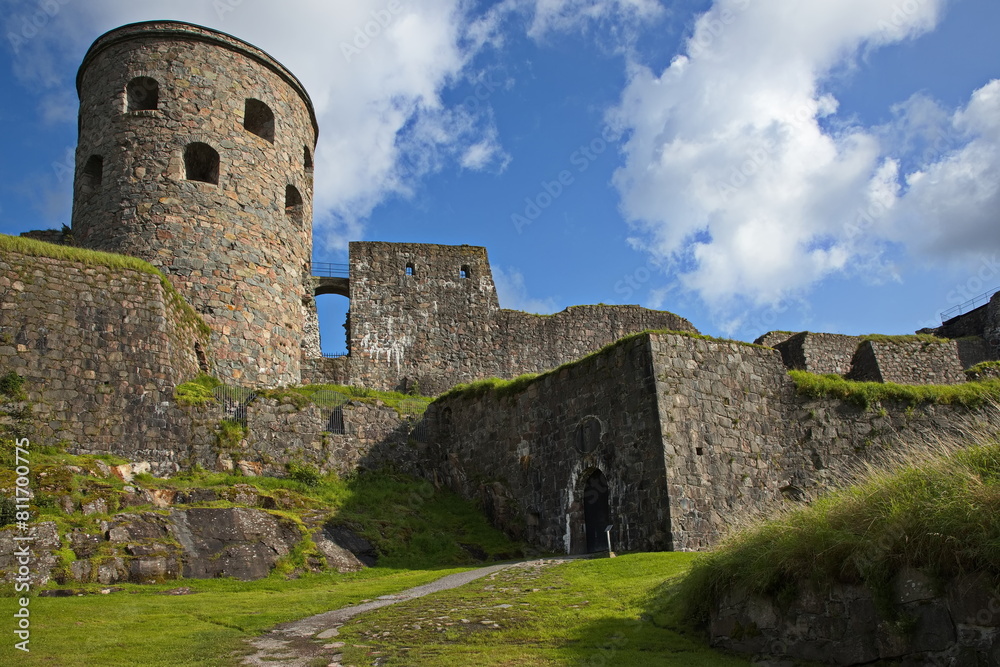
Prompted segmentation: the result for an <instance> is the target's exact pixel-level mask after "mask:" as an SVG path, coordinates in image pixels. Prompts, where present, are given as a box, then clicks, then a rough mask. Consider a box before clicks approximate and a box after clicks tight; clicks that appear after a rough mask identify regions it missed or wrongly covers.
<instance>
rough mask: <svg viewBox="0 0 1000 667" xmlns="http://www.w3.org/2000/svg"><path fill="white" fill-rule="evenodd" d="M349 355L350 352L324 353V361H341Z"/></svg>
mask: <svg viewBox="0 0 1000 667" xmlns="http://www.w3.org/2000/svg"><path fill="white" fill-rule="evenodd" d="M349 355H350V353H349V352H323V358H324V359H340V358H341V357H346V356H349Z"/></svg>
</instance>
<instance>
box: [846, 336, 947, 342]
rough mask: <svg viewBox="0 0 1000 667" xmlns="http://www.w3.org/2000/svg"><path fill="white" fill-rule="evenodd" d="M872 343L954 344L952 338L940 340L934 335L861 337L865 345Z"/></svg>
mask: <svg viewBox="0 0 1000 667" xmlns="http://www.w3.org/2000/svg"><path fill="white" fill-rule="evenodd" d="M866 341H870V342H872V343H896V344H902V343H925V344H932V343H951V342H953V341H952V339H950V338H940V337H938V336H935V335H933V334H904V335H899V336H890V335H886V334H868V335H867V336H862V337H861V342H862V343H864V342H866Z"/></svg>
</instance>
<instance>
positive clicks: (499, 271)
mask: <svg viewBox="0 0 1000 667" xmlns="http://www.w3.org/2000/svg"><path fill="white" fill-rule="evenodd" d="M493 283H494V284H495V285H496V288H497V298H498V299H499V300H500V307H501V308H507V309H509V310H523V311H525V312H527V313H540V314H550V313H553V312H555V310H556V304H555V301H554V300H553V299H551V298H548V299H538V298H535V297H532V296H529V295H528V287H527V285H526V284H525V282H524V275H523V274H522V273H521V272H520V271H518V270H517V269H515V268H512V267H507V268H506V269H504V268H502V267H499V266H495V267H493Z"/></svg>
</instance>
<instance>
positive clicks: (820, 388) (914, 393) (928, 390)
mask: <svg viewBox="0 0 1000 667" xmlns="http://www.w3.org/2000/svg"><path fill="white" fill-rule="evenodd" d="M788 375H789V376H790V377H791V378H792V380H793V381H794V382H795V385H796V387H797V388H798V393H799V394H800V395H802V396H808V397H811V398H837V399H840V400H843V401H847V402H849V403H853V404H855V405H857V406H859V407H862V408H864V409H866V410H867V409H868V408H870V407H872V406H873V405H875V404H877V403H881V402H882V401H894V402H899V403H908V404H910V405H919V404H921V403H937V404H941V405H964V406H965V407H969V408H975V407H979V406H982V405H984V404H986V403H989V402H994V403H996V402H1000V379H997V378H991V379H987V380H981V381H978V382H965V383H962V384H919V385H913V384H896V383H894V382H858V381H855V380H846V379H844V378H843V377H841V376H839V375H830V374H828V375H818V374H816V373H810V372H808V371H789V372H788Z"/></svg>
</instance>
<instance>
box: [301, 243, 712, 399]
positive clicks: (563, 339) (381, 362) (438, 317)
mask: <svg viewBox="0 0 1000 667" xmlns="http://www.w3.org/2000/svg"><path fill="white" fill-rule="evenodd" d="M463 267H464V269H465V270H466V271H467V277H465V278H463V277H462V273H461V272H462V270H463ZM350 275H351V278H350V293H351V315H350V317H351V327H350V347H349V349H350V351H351V355H350V359H349V361H347V362H344V363H345V364H347V365H348V367H349V375H350V381H351V382H352V383H353V384H360V385H364V386H368V387H372V388H376V389H383V390H395V391H411V390H412V389H413V387H414V385H416V387H417V388H418V389H419V391H420V392H421V393H424V394H427V395H433V394H438V393H442V392H444V391H445V390H447V389H450V388H451V387H453V386H454V385H456V384H458V383H460V382H470V381H473V380H478V379H481V378H488V377H501V378H512V377H516V376H518V375H522V374H524V373H539V372H543V371H546V370H549V369H552V368H555V367H556V366H559V365H561V364H564V363H568V362H570V361H574V360H576V359H579V358H580V357H582V356H585V355H587V354H589V353H591V352H595V351H597V350H599V349H600V348H602V347H603V346H605V345H608V344H610V343H613V342H614V341H616V340H618V339H619V338H622V337H623V336H627V335H629V334H633V333H638V332H640V331H644V330H647V329H672V330H680V331H689V332H694V333H696V332H697V330H696V329H695V328H694V326H693V325H692V324H691V323H690V322H688V321H687V320H685V319H684V318H682V317H679V316H677V315H674V314H673V313H668V312H664V311H654V310H648V309H645V308H640V307H639V306H576V307H573V308H568V309H566V310H564V311H562V312H560V313H556V314H555V315H545V316H543V315H531V314H529V313H522V312H519V311H512V310H500V308H499V304H498V301H497V296H496V289H495V286H494V284H493V276H492V272H491V270H490V265H489V260H488V258H487V255H486V249H485V248H479V247H473V246H440V245H427V244H415V243H409V244H402V243H369V242H364V243H361V242H358V243H352V244H351V269H350ZM335 370H336V371H339V368H338V369H335ZM324 371H325V369H324V368H323V367H322V366H320V367H318V368H311V369H310V370H309V371H308V372H309V375H310V377H311V378H312V380H313V381H319V380H320V379H321V378H322V375H321V374H322V373H323V372H324Z"/></svg>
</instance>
